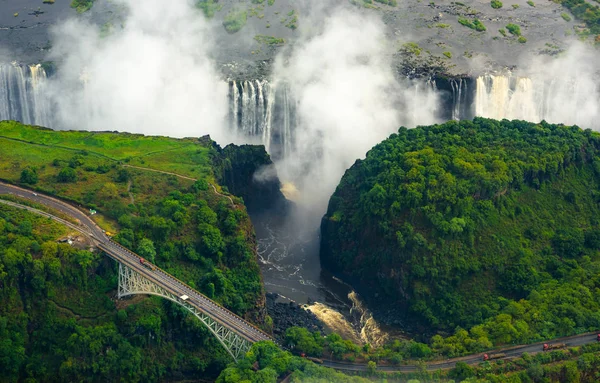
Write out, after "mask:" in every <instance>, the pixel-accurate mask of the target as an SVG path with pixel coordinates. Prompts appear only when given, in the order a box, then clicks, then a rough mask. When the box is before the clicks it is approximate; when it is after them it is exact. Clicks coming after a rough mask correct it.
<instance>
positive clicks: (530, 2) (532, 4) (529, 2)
mask: <svg viewBox="0 0 600 383" xmlns="http://www.w3.org/2000/svg"><path fill="white" fill-rule="evenodd" d="M527 4H529V6H530V7H535V3H534V2H533V1H531V0H529V1H528V2H527Z"/></svg>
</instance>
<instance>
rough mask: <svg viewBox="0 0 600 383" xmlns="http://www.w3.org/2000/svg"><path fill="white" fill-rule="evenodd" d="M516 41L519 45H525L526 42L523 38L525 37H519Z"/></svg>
mask: <svg viewBox="0 0 600 383" xmlns="http://www.w3.org/2000/svg"><path fill="white" fill-rule="evenodd" d="M517 41H518V42H520V43H521V44H525V43H526V42H527V39H526V38H525V36H519V39H518V40H517Z"/></svg>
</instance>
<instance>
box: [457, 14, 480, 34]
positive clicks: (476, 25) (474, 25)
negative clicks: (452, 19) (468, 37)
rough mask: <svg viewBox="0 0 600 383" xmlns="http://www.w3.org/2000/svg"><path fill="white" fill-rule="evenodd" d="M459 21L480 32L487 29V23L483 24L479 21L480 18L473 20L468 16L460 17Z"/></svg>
mask: <svg viewBox="0 0 600 383" xmlns="http://www.w3.org/2000/svg"><path fill="white" fill-rule="evenodd" d="M458 22H459V23H460V24H461V25H464V26H465V27H468V28H471V29H474V30H476V31H478V32H484V31H485V30H486V28H485V25H483V23H482V22H481V21H479V19H474V20H473V21H471V20H469V19H467V18H464V17H459V18H458Z"/></svg>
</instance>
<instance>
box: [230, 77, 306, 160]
mask: <svg viewBox="0 0 600 383" xmlns="http://www.w3.org/2000/svg"><path fill="white" fill-rule="evenodd" d="M229 101H230V107H229V110H230V117H229V120H230V127H231V129H232V130H233V131H235V132H237V133H238V134H240V135H242V136H243V137H245V138H246V139H248V140H249V141H250V142H254V143H261V144H263V145H265V148H266V149H267V151H268V152H269V153H270V154H271V156H272V157H274V158H283V157H285V156H286V155H287V154H289V153H290V152H291V151H292V147H293V146H292V134H293V130H294V127H295V126H296V124H297V121H296V117H295V110H296V106H295V101H294V100H293V99H292V97H290V94H289V90H288V86H287V85H286V84H284V83H275V84H270V83H269V82H268V81H267V80H252V81H230V82H229Z"/></svg>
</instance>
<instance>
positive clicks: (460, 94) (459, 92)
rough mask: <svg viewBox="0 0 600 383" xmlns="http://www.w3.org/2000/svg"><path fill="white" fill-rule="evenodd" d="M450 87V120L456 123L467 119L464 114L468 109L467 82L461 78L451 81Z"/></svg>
mask: <svg viewBox="0 0 600 383" xmlns="http://www.w3.org/2000/svg"><path fill="white" fill-rule="evenodd" d="M450 87H451V89H452V119H453V120H457V121H458V120H463V119H466V118H469V116H468V115H467V112H466V110H467V109H468V108H469V105H468V104H467V97H468V94H469V93H468V92H469V89H468V86H467V80H466V79H463V78H459V79H458V80H456V79H451V80H450Z"/></svg>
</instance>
